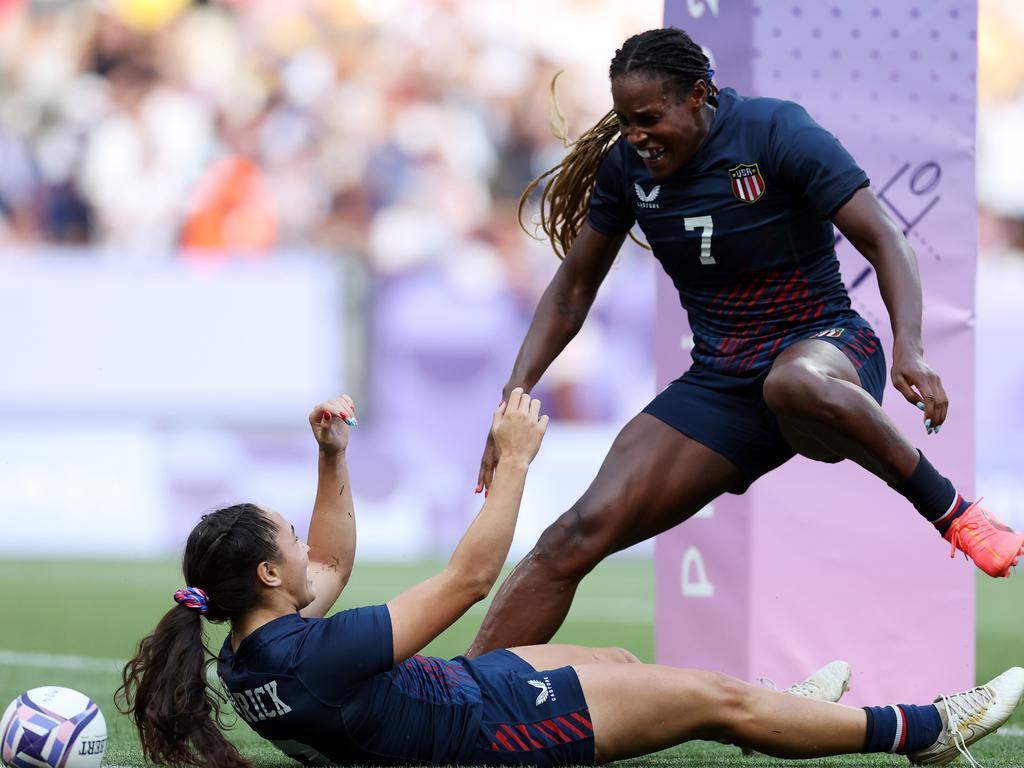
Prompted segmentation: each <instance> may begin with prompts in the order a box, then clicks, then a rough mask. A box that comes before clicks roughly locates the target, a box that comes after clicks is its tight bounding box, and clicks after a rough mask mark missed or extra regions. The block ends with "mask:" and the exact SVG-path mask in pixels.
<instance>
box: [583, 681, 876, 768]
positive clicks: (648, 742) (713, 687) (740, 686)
mask: <svg viewBox="0 0 1024 768" xmlns="http://www.w3.org/2000/svg"><path fill="white" fill-rule="evenodd" d="M576 673H577V674H578V675H579V679H580V684H581V685H582V687H583V695H584V697H585V698H586V700H587V705H588V706H589V708H590V716H591V722H592V723H593V726H594V748H595V763H598V764H600V763H606V762H610V761H612V760H623V759H625V758H629V757H637V756H639V755H646V754H649V753H651V752H656V751H658V750H660V749H666V748H668V747H671V746H674V745H676V744H680V743H682V742H684V741H689V740H690V739H709V740H714V741H725V742H728V743H731V744H737V745H739V746H744V747H751V748H753V749H756V750H758V751H759V752H763V753H765V754H767V755H772V756H774V757H787V758H807V757H824V756H826V755H839V754H849V753H854V752H859V751H861V750H862V749H863V748H864V742H865V738H866V734H867V715H866V714H865V713H864V710H862V709H856V708H853V707H845V706H842V705H841V704H832V703H830V702H824V701H816V700H814V699H807V698H804V697H801V696H792V695H790V694H786V693H781V692H778V691H772V690H769V689H767V688H763V687H759V686H754V685H749V684H747V683H744V682H742V681H740V680H737V679H735V678H732V677H729V676H728V675H723V674H720V673H718V672H705V671H702V670H695V669H677V668H675V667H665V666H658V665H654V664H643V665H639V666H638V665H623V664H587V665H581V666H579V667H577V668H576Z"/></svg>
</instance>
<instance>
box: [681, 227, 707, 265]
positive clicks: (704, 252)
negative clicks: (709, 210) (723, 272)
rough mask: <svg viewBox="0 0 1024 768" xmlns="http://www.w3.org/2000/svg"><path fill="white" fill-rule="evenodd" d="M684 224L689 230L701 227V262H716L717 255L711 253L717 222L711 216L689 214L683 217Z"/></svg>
mask: <svg viewBox="0 0 1024 768" xmlns="http://www.w3.org/2000/svg"><path fill="white" fill-rule="evenodd" d="M683 226H685V227H686V231H687V232H692V231H693V230H695V229H699V230H700V231H701V232H700V263H701V264H714V263H715V257H714V256H712V255H711V234H712V233H713V232H714V231H715V224H714V222H713V221H711V217H710V216H687V217H686V218H685V219H683Z"/></svg>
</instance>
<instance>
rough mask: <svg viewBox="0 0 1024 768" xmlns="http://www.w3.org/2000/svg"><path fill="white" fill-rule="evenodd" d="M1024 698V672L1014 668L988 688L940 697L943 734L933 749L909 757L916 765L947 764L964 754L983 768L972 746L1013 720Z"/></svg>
mask: <svg viewBox="0 0 1024 768" xmlns="http://www.w3.org/2000/svg"><path fill="white" fill-rule="evenodd" d="M1022 699H1024V669H1022V668H1020V667H1011V668H1010V669H1008V670H1006V671H1005V672H1003V674H1001V675H999V677H997V678H995V679H994V680H990V681H989V682H987V683H985V685H981V686H978V687H977V688H972V689H971V690H969V691H964V692H963V693H954V694H953V695H952V696H939V698H937V699H936V700H935V706H936V707H937V708H938V710H939V716H940V717H941V718H942V733H941V734H940V735H939V738H938V739H937V740H936V741H935V743H934V744H932V745H931V746H930V747H927V748H925V749H922V750H918V751H917V752H914V753H913V754H910V755H907V757H908V758H910V762H911V763H913V764H914V765H946V764H947V763H951V762H953V761H954V760H956V759H957V757H959V756H960V755H963V757H964V758H965V759H966V760H967V762H968V764H969V765H972V766H975V768H980V766H981V763H979V762H978V761H977V760H975V759H974V756H973V755H971V753H970V752H969V751H968V749H967V748H968V747H969V746H970V745H971V744H973V743H974V742H976V741H977V740H978V739H980V738H983V737H985V736H988V735H989V734H990V733H995V732H996V730H998V729H999V726H1001V725H1002V724H1003V723H1005V722H1006V721H1007V720H1009V719H1010V715H1012V714H1013V710H1014V709H1016V708H1017V705H1018V704H1020V703H1021V700H1022Z"/></svg>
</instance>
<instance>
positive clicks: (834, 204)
mask: <svg viewBox="0 0 1024 768" xmlns="http://www.w3.org/2000/svg"><path fill="white" fill-rule="evenodd" d="M609 75H610V79H611V93H612V101H613V105H614V106H613V109H612V110H611V111H610V112H608V114H607V115H605V116H604V117H603V118H601V120H600V121H599V122H598V123H597V124H596V125H595V126H594V127H593V128H592V129H590V130H589V131H587V132H586V133H585V134H584V135H583V136H582V137H581V138H580V139H579V140H577V141H576V142H574V143H573V144H572V145H571V149H570V151H569V152H568V154H567V156H566V157H565V158H564V159H563V160H562V162H561V163H559V164H558V165H557V166H556V167H555V168H552V169H551V170H550V171H548V172H547V173H545V174H543V175H542V176H541V177H540V178H538V179H537V180H535V181H534V182H533V183H532V184H531V185H530V186H529V187H528V188H527V190H526V192H525V193H524V195H523V197H522V199H521V200H520V209H519V210H520V222H521V223H522V216H523V210H524V208H525V206H526V205H527V201H528V199H529V198H530V197H531V195H533V193H534V192H535V191H537V190H538V189H539V190H540V217H541V227H542V229H543V231H544V233H545V234H546V235H547V236H548V237H549V238H550V241H551V243H552V246H553V247H554V250H555V253H556V254H557V255H558V256H559V257H560V258H561V260H562V262H561V264H560V265H559V267H558V269H557V271H556V272H555V275H554V277H553V278H552V280H551V283H550V284H549V286H548V287H547V289H546V290H545V292H544V294H543V297H542V298H541V300H540V303H539V305H538V306H537V309H536V312H535V314H534V317H533V321H532V323H531V325H530V328H529V330H528V332H527V334H526V338H525V340H524V341H523V343H522V346H521V348H520V350H519V354H518V356H517V357H516V360H515V364H514V366H513V369H512V373H511V376H510V377H509V379H508V383H507V385H506V386H505V389H504V391H505V393H508V392H510V391H511V390H512V389H513V388H514V387H522V388H524V389H525V390H526V391H530V390H531V389H532V387H533V386H534V385H535V384H536V383H537V381H538V380H539V379H540V378H541V376H542V375H543V373H544V372H545V370H546V369H547V368H548V366H549V365H550V364H551V362H552V361H553V360H554V359H555V358H556V357H557V356H558V355H559V354H560V353H561V352H562V350H563V349H564V348H565V346H566V345H567V344H568V343H569V341H570V340H571V339H572V338H573V337H574V336H575V334H576V333H577V331H579V329H580V327H581V326H582V325H583V322H584V320H585V319H586V317H587V313H588V311H589V309H590V307H591V304H592V303H593V301H594V297H595V295H596V294H597V290H598V288H599V286H600V285H601V283H602V281H603V280H604V278H605V276H606V275H607V274H608V270H609V268H610V267H611V265H612V262H613V261H614V259H615V256H616V254H617V252H618V251H619V248H620V247H621V245H622V243H623V241H624V239H625V238H626V235H627V234H628V233H629V232H630V230H631V229H632V227H633V225H634V224H638V225H639V227H640V229H641V230H642V232H643V234H644V237H645V238H646V241H647V243H649V245H650V248H651V251H652V252H653V255H654V257H655V258H657V259H658V261H659V262H660V263H661V265H662V267H663V268H664V269H665V271H666V272H667V273H668V275H669V276H670V277H671V279H672V281H673V284H674V286H675V288H676V289H677V290H678V292H679V298H680V301H681V303H682V306H683V308H684V309H685V310H686V312H687V314H688V318H689V322H690V326H691V328H692V331H693V338H694V347H693V351H692V357H693V363H692V365H691V366H690V368H689V369H688V370H687V371H686V372H685V373H683V374H682V376H680V377H679V378H678V379H676V380H675V381H673V382H672V383H671V384H670V385H669V386H668V387H667V388H666V389H665V390H664V391H662V392H661V393H660V394H658V395H657V396H656V397H655V398H654V400H653V401H651V403H650V404H649V405H648V406H647V407H646V408H644V410H643V412H642V413H640V414H639V415H637V416H636V417H634V418H633V419H632V420H631V421H630V422H629V423H628V424H626V426H625V427H624V428H623V429H622V431H621V432H620V433H619V434H618V436H617V437H616V439H615V441H614V443H613V445H612V447H611V449H610V452H609V453H608V456H607V458H606V459H605V461H604V463H603V464H602V466H601V468H600V470H599V472H598V475H597V477H596V478H595V479H594V481H593V482H592V484H591V485H590V487H589V488H588V489H587V490H586V491H585V492H584V494H583V496H582V497H581V498H580V499H579V500H578V501H577V502H576V503H575V504H574V505H573V506H572V507H571V508H570V509H569V510H568V511H566V512H565V513H563V514H562V515H561V516H560V517H559V518H558V519H557V520H556V521H555V522H554V523H553V524H552V525H551V526H550V527H548V528H547V530H545V531H544V533H543V534H542V535H541V537H540V539H539V540H538V542H537V544H536V545H535V546H534V548H533V549H532V550H531V551H530V552H529V554H527V556H526V557H525V558H524V559H523V561H522V562H520V563H519V565H518V566H517V567H516V568H515V570H513V572H512V573H511V574H510V575H509V577H508V578H507V579H506V581H505V583H504V584H503V585H502V587H501V589H500V590H499V592H498V594H497V596H496V598H495V600H494V603H493V604H492V605H491V607H490V610H489V611H488V614H487V616H486V618H485V620H484V623H483V626H482V628H481V630H480V633H479V634H478V635H477V637H476V639H475V641H474V643H473V645H472V646H471V648H470V650H469V651H468V653H469V655H470V656H473V655H476V654H479V653H483V652H486V651H488V650H490V649H491V648H497V647H507V646H510V645H520V644H531V643H543V642H546V641H547V640H549V639H550V638H551V637H552V635H553V634H554V633H555V631H556V630H557V629H558V627H559V626H560V625H561V623H562V621H563V620H564V618H565V616H566V613H567V612H568V610H569V606H570V604H571V602H572V599H573V595H574V593H575V590H576V587H577V585H578V584H579V582H580V580H581V579H582V578H583V576H585V575H586V574H587V573H588V572H589V571H590V570H591V569H593V568H594V567H595V566H596V565H597V564H598V563H599V562H600V561H601V560H602V559H603V558H604V557H606V556H607V555H609V554H611V553H612V552H615V551H618V550H621V549H624V548H626V547H628V546H630V545H632V544H635V543H636V542H639V541H642V540H644V539H648V538H650V537H651V536H654V535H656V534H658V533H660V532H662V531H665V530H668V529H669V528H672V527H674V526H676V525H678V524H679V523H681V522H683V521H684V520H686V519H687V518H689V517H690V516H692V515H693V514H694V513H696V512H697V511H698V510H700V509H701V508H702V507H703V506H704V505H706V504H707V503H708V502H710V501H712V500H713V499H715V498H716V497H718V496H720V495H721V494H723V493H743V492H744V491H745V490H746V489H747V488H748V486H749V485H750V484H751V483H752V482H754V481H755V480H756V479H757V478H758V477H760V476H761V475H763V474H765V473H766V472H769V471H771V470H772V469H775V468H776V467H778V466H779V465H781V464H783V463H784V462H786V461H788V460H789V459H790V458H791V457H793V456H794V455H795V454H797V453H799V454H801V455H803V456H806V457H808V458H811V459H814V460H818V461H825V462H836V461H841V460H843V459H851V460H853V461H855V462H856V463H857V464H859V465H860V466H861V467H863V468H864V469H866V470H867V471H868V472H870V473H872V474H873V475H875V476H876V477H877V478H879V480H881V481H884V482H885V483H887V484H888V485H889V486H891V487H892V488H893V490H894V491H895V492H896V493H898V494H900V495H902V496H903V497H904V498H906V499H907V500H908V501H909V502H910V503H911V504H913V506H914V507H915V508H916V509H917V511H918V512H919V513H920V514H921V515H922V516H923V517H924V518H925V520H927V521H928V522H929V523H930V524H931V525H932V526H934V528H935V529H936V530H937V531H938V533H939V534H940V535H942V536H943V537H945V538H946V540H947V541H948V542H949V543H950V548H951V552H955V550H956V549H959V550H961V551H962V552H964V553H965V554H966V555H968V556H969V557H970V558H971V559H972V560H973V561H974V563H975V564H976V565H977V566H978V567H979V568H981V569H982V570H983V571H985V572H986V573H987V574H989V575H990V576H1007V575H1008V574H1009V572H1010V569H1011V568H1012V566H1013V565H1015V564H1016V562H1017V559H1018V557H1019V555H1020V554H1021V551H1022V548H1024V536H1022V535H1021V534H1020V533H1018V532H1016V531H1014V530H1012V529H1010V528H1008V527H1007V526H1006V525H1004V524H1003V523H1001V522H999V521H998V520H997V519H996V518H995V517H994V516H993V515H992V514H991V513H989V512H986V511H985V510H984V509H982V508H981V507H980V506H979V505H978V504H977V503H971V502H970V501H969V500H968V499H965V498H963V497H962V496H961V495H960V494H959V493H958V492H957V490H956V488H955V487H954V485H953V483H952V482H950V480H949V479H947V478H946V477H945V476H943V475H942V474H940V473H939V472H938V471H937V470H936V469H935V468H934V467H933V466H932V465H931V463H930V462H929V461H928V459H927V458H926V457H925V456H924V454H923V453H921V452H920V451H919V450H918V449H917V448H916V447H915V446H914V445H913V444H912V443H911V442H910V440H909V439H908V438H907V437H906V436H905V435H904V434H902V433H901V432H900V430H899V429H897V427H896V425H895V424H894V423H893V422H892V420H891V419H890V418H889V417H888V416H887V415H886V413H885V411H883V410H882V408H881V405H880V404H881V400H882V391H883V389H884V386H885V357H884V354H883V351H882V347H881V344H880V343H879V340H878V338H877V337H876V335H875V333H874V331H873V330H872V328H871V327H870V325H869V324H868V323H867V322H866V321H865V320H864V319H863V318H862V317H860V316H859V315H858V314H857V313H856V312H855V311H854V310H853V309H852V307H851V304H850V299H849V296H848V295H847V292H846V288H845V286H844V285H843V282H842V278H841V275H840V272H839V263H838V260H837V258H836V254H835V235H834V230H833V225H835V227H838V229H839V230H840V232H842V234H843V235H844V236H845V237H846V238H847V239H848V240H849V241H850V242H851V243H852V244H853V245H854V246H855V247H856V248H857V250H858V251H859V252H860V253H861V254H862V255H863V256H864V258H865V259H867V260H868V262H869V263H870V264H871V265H872V267H874V270H875V272H876V274H877V276H878V285H879V289H880V292H881V295H882V299H883V301H884V302H885V305H886V308H887V309H888V312H889V318H890V322H891V325H892V332H893V338H894V341H893V350H892V368H891V378H892V383H893V386H894V387H895V388H896V390H897V391H898V392H899V393H900V394H901V395H902V396H903V397H904V398H905V399H906V400H907V401H908V402H909V403H910V405H911V407H914V406H916V407H917V408H919V409H920V410H921V411H922V413H921V419H922V423H923V428H924V429H925V430H926V431H927V433H928V434H929V435H930V434H933V433H938V432H939V430H940V429H941V427H942V425H943V423H944V422H945V420H946V414H947V409H948V405H949V404H948V400H947V397H946V392H945V390H944V389H943V386H942V381H941V380H940V378H939V376H938V375H937V374H936V373H935V372H934V371H933V370H932V369H931V368H930V367H929V365H928V363H927V362H926V361H925V358H924V349H923V345H922V340H921V314H922V312H921V304H922V302H921V284H920V278H919V275H918V268H917V261H916V257H915V255H914V253H913V251H912V250H911V248H910V245H909V243H908V242H907V240H906V238H905V237H904V235H903V233H902V231H901V230H900V229H899V228H898V227H897V226H896V224H894V223H893V221H892V220H891V219H890V218H889V216H888V215H886V213H885V212H884V211H883V209H882V207H881V206H880V204H879V202H878V200H877V198H876V197H875V195H874V194H873V193H872V192H871V190H870V188H869V181H868V177H867V175H866V174H865V173H864V171H863V170H861V168H860V167H859V166H858V165H857V164H856V163H855V162H854V160H853V158H851V157H850V155H849V154H848V153H847V152H846V150H845V149H844V148H843V147H842V146H841V145H840V143H839V142H838V141H837V140H836V139H835V138H834V137H833V136H832V135H831V134H830V133H828V132H827V131H826V130H825V129H823V128H822V127H821V126H819V125H818V124H817V123H815V122H814V120H812V119H811V117H810V115H808V113H807V112H806V111H805V110H804V109H803V108H802V107H800V106H799V105H797V104H795V103H793V102H788V101H780V100H777V99H768V98H746V97H743V96H740V95H739V94H737V93H736V92H735V91H734V90H732V89H730V88H723V89H721V90H719V89H718V88H717V87H716V86H715V84H714V82H713V79H712V78H713V72H712V70H711V69H710V65H709V61H708V58H707V57H706V56H705V54H704V52H703V51H702V49H701V47H700V46H699V45H698V44H697V43H696V42H694V41H693V40H692V39H691V38H690V37H689V35H687V34H686V33H685V32H683V31H681V30H678V29H672V28H667V29H654V30H650V31H647V32H643V33H641V34H638V35H634V36H633V37H630V38H629V39H628V40H626V41H625V43H623V45H622V47H621V48H620V49H619V50H617V51H616V53H615V56H614V58H613V59H612V61H611V67H610V70H609ZM552 87H553V86H552ZM499 461H500V456H499V455H498V454H497V452H496V451H495V446H494V444H493V441H492V440H491V438H490V437H488V439H487V444H486V446H485V449H484V453H483V457H482V459H481V462H480V471H479V476H478V481H477V482H478V485H477V491H478V492H479V491H480V490H482V489H485V488H487V487H488V486H489V485H490V483H491V479H492V476H493V473H494V470H495V466H496V465H498V463H499Z"/></svg>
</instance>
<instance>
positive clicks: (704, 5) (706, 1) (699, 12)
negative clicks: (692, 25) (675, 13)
mask: <svg viewBox="0 0 1024 768" xmlns="http://www.w3.org/2000/svg"><path fill="white" fill-rule="evenodd" d="M686 9H687V10H688V11H689V12H690V15H691V16H692V17H693V18H695V19H699V18H700V17H701V16H703V15H704V11H706V10H707V11H711V15H712V16H717V15H718V0H686Z"/></svg>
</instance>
